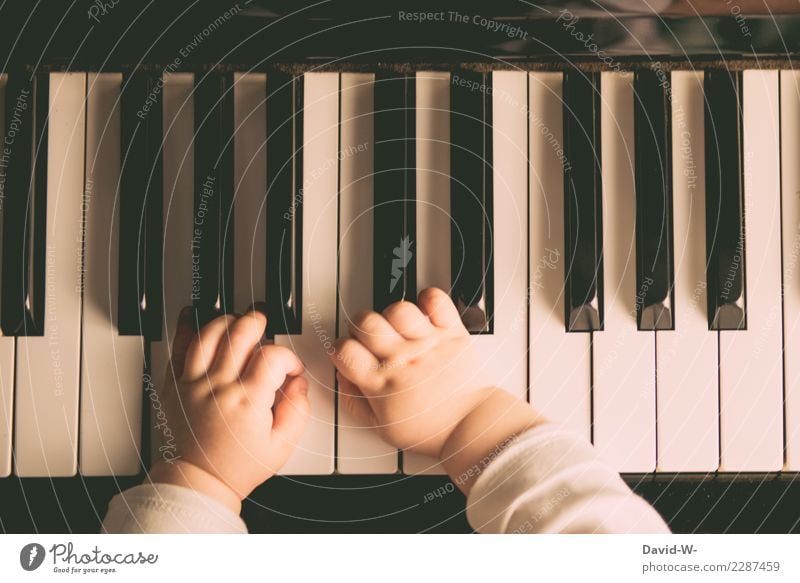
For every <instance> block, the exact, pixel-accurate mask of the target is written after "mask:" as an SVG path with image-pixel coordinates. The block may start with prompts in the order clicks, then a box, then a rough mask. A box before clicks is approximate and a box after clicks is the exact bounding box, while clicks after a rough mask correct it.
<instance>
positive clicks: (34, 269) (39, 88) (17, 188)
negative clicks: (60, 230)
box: [2, 72, 50, 336]
mask: <svg viewBox="0 0 800 583" xmlns="http://www.w3.org/2000/svg"><path fill="white" fill-rule="evenodd" d="M49 85H50V76H49V74H48V73H37V74H36V75H35V77H31V76H30V74H29V73H28V72H19V73H11V74H10V75H9V78H8V83H7V85H6V107H5V132H4V134H5V135H4V140H5V143H4V150H5V151H4V152H3V160H4V162H5V166H6V168H5V171H6V179H5V183H4V192H3V207H4V208H3V222H4V224H3V249H4V253H3V294H2V326H3V331H4V333H5V334H6V335H15V336H41V335H43V334H44V317H45V313H44V309H45V303H44V286H45V259H46V257H45V252H46V247H45V245H46V239H45V236H46V227H47V137H48V115H49V101H50V90H49ZM11 249H14V250H16V251H15V252H13V253H11V252H9V250H11Z"/></svg>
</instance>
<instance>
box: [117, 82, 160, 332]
mask: <svg viewBox="0 0 800 583" xmlns="http://www.w3.org/2000/svg"><path fill="white" fill-rule="evenodd" d="M161 94H162V90H161V89H160V78H159V77H158V76H154V75H150V74H148V73H142V72H136V73H132V74H126V75H125V76H124V78H123V82H122V95H121V118H120V126H121V128H120V129H121V137H120V139H121V144H120V148H121V150H120V152H121V159H122V178H121V185H120V191H121V193H120V226H119V228H120V237H119V286H118V287H119V307H118V309H119V318H118V324H117V325H118V328H119V333H120V334H121V335H133V336H145V337H146V338H148V339H150V340H160V339H161V319H162V305H163V298H162V283H161V282H162V259H163V252H162V242H161V238H162V235H163V232H162V214H163V211H162V208H163V207H162V205H163V198H162V197H163V186H162V178H163V157H162V141H163V130H162V123H163V119H162V118H163V112H162V106H161Z"/></svg>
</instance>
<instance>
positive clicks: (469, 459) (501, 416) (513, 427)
mask: <svg viewBox="0 0 800 583" xmlns="http://www.w3.org/2000/svg"><path fill="white" fill-rule="evenodd" d="M544 420H545V419H544V418H543V417H542V416H541V415H539V414H538V413H537V412H536V411H535V410H534V409H533V408H532V407H531V406H530V405H529V404H528V403H526V402H525V401H523V400H521V399H519V398H517V397H515V396H514V395H512V394H510V393H508V392H507V391H505V390H503V389H500V388H497V387H491V388H488V389H484V390H483V391H482V394H481V396H480V399H479V400H478V402H477V403H476V404H475V406H473V407H472V408H471V409H470V411H469V412H468V413H467V414H466V415H465V416H464V417H463V418H462V419H461V421H460V422H459V423H458V424H457V425H456V426H455V427H454V428H453V430H452V431H451V432H450V435H449V436H448V437H447V439H446V440H445V442H444V445H443V447H442V450H441V452H440V454H439V459H440V460H441V462H442V465H443V466H444V468H445V470H447V473H448V475H449V476H450V478H451V479H452V480H453V482H454V483H455V484H456V486H458V487H459V488H460V489H461V491H462V492H464V494H469V491H470V490H471V489H472V484H473V483H474V481H475V480H476V479H477V477H478V476H479V475H480V474H481V473H483V470H484V469H485V468H486V466H488V465H489V463H491V462H492V460H494V458H495V457H497V456H498V455H499V454H500V452H501V451H502V450H503V449H504V448H505V447H506V446H507V445H509V444H510V442H511V441H512V440H513V439H514V438H515V437H516V436H517V435H519V434H521V433H523V432H525V431H527V430H528V429H530V428H531V427H534V426H536V425H538V424H540V423H542V422H544Z"/></svg>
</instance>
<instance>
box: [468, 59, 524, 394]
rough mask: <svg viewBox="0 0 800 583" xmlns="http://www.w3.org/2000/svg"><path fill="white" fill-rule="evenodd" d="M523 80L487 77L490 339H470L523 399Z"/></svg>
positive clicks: (500, 74) (506, 74)
mask: <svg viewBox="0 0 800 583" xmlns="http://www.w3.org/2000/svg"><path fill="white" fill-rule="evenodd" d="M527 121H528V75H527V73H524V72H519V71H495V72H494V73H492V123H493V126H494V127H493V129H492V140H493V158H494V159H493V163H492V166H493V193H494V195H493V196H494V200H495V204H494V205H493V206H492V208H493V212H494V217H493V218H494V223H493V225H492V237H493V249H492V253H493V256H494V257H493V259H494V333H493V334H491V335H487V334H481V335H477V336H475V337H474V338H473V341H474V342H475V343H476V344H477V347H478V352H479V354H481V355H482V357H483V358H484V359H485V362H486V366H488V367H491V372H492V374H493V375H494V378H495V379H496V382H497V383H498V384H499V385H500V386H501V387H503V388H504V389H506V390H507V391H508V392H510V393H512V394H514V395H516V396H517V397H519V398H520V399H527V396H528V378H527V376H528V278H527V267H528V265H527V263H528V124H527Z"/></svg>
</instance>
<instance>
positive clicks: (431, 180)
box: [403, 71, 451, 475]
mask: <svg viewBox="0 0 800 583" xmlns="http://www.w3.org/2000/svg"><path fill="white" fill-rule="evenodd" d="M416 90H417V95H416V101H417V110H416V116H417V117H416V128H415V129H416V136H417V181H416V187H417V211H416V219H417V293H419V292H421V291H422V290H424V289H425V288H428V287H438V288H441V289H443V290H445V291H448V292H449V291H450V284H451V277H450V251H451V250H450V73H442V72H433V71H421V72H418V73H417V75H416ZM403 473H406V474H431V475H439V474H444V473H445V471H444V468H442V466H441V465H439V463H438V462H437V461H436V460H435V459H433V458H430V457H427V456H423V455H419V454H417V453H413V452H404V453H403Z"/></svg>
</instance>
